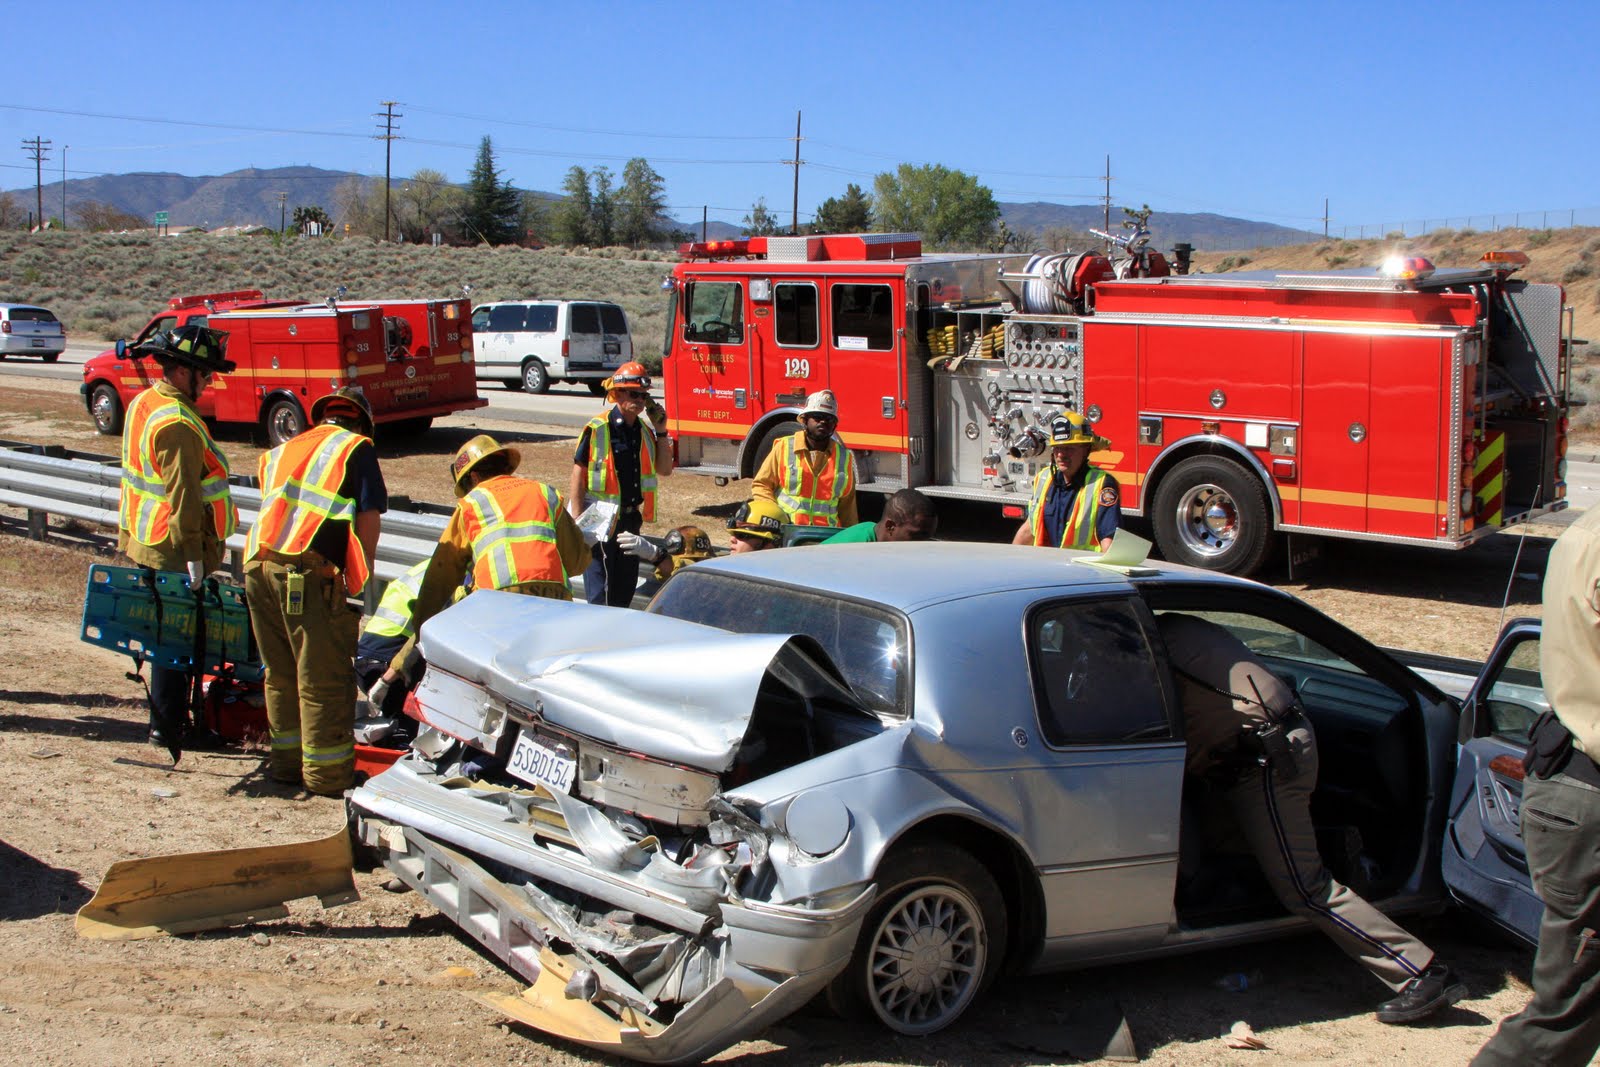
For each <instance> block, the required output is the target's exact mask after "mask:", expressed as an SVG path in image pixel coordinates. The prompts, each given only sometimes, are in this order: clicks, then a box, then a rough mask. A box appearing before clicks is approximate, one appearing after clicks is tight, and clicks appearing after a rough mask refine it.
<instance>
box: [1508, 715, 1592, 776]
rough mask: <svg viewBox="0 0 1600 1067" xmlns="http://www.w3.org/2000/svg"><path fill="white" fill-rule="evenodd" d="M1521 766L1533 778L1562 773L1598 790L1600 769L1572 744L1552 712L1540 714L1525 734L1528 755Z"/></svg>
mask: <svg viewBox="0 0 1600 1067" xmlns="http://www.w3.org/2000/svg"><path fill="white" fill-rule="evenodd" d="M1522 766H1523V769H1524V770H1526V771H1527V772H1528V773H1529V774H1531V775H1533V776H1534V777H1535V778H1554V777H1555V776H1556V775H1558V774H1564V775H1566V776H1567V777H1568V778H1574V779H1576V780H1577V781H1580V782H1582V783H1584V784H1585V785H1592V786H1594V787H1595V788H1596V789H1600V766H1596V765H1595V761H1594V759H1593V758H1592V757H1590V756H1589V755H1587V754H1586V753H1584V752H1582V751H1580V750H1579V749H1578V747H1577V746H1576V745H1574V744H1573V743H1572V731H1570V730H1568V729H1567V728H1566V726H1564V725H1562V722H1561V720H1560V719H1558V718H1556V716H1555V714H1554V713H1552V712H1548V711H1547V712H1545V713H1544V714H1543V715H1540V716H1539V718H1538V719H1536V720H1535V721H1534V724H1533V729H1532V730H1530V731H1528V752H1527V755H1525V756H1523V758H1522Z"/></svg>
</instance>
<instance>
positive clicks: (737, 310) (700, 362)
mask: <svg viewBox="0 0 1600 1067" xmlns="http://www.w3.org/2000/svg"><path fill="white" fill-rule="evenodd" d="M682 307H683V323H682V326H681V327H680V332H679V336H678V338H677V339H676V342H675V344H674V348H676V349H678V350H679V351H681V352H682V353H683V354H684V355H685V356H686V357H687V359H686V360H684V361H681V362H680V364H679V367H678V372H677V379H678V382H679V385H678V390H679V392H678V394H677V396H675V397H674V398H673V403H675V404H678V405H680V406H681V408H682V409H686V410H680V411H678V412H675V414H676V415H677V417H678V419H677V421H678V427H679V429H680V430H681V431H682V432H687V433H691V434H695V433H699V434H711V435H716V436H729V435H730V434H732V435H738V436H743V434H744V431H745V430H746V429H748V428H749V427H750V426H751V425H752V424H753V423H754V422H755V417H756V414H757V413H758V412H759V411H760V410H761V408H762V406H763V405H762V402H761V400H760V398H759V396H758V395H757V392H756V390H757V383H756V381H755V378H754V374H753V372H752V367H751V363H750V345H749V342H748V340H747V339H746V337H745V323H746V321H747V318H746V315H745V287H744V283H743V282H742V281H721V280H710V279H691V280H690V281H689V282H688V284H687V285H685V287H684V298H683V302H682ZM680 345H681V348H680V347H679V346H680Z"/></svg>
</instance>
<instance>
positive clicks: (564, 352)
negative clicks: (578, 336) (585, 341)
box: [561, 341, 572, 359]
mask: <svg viewBox="0 0 1600 1067" xmlns="http://www.w3.org/2000/svg"><path fill="white" fill-rule="evenodd" d="M571 351H572V342H571V341H562V342H561V358H562V359H566V358H567V356H568V354H569V353H571Z"/></svg>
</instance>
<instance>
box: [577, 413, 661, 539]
mask: <svg viewBox="0 0 1600 1067" xmlns="http://www.w3.org/2000/svg"><path fill="white" fill-rule="evenodd" d="M639 429H640V434H639V490H640V492H642V493H643V494H644V503H643V504H641V505H640V507H639V514H640V515H641V516H643V518H644V521H645V522H655V521H656V435H655V431H654V430H652V429H650V427H648V426H645V425H644V424H642V423H641V424H640V426H639ZM586 488H587V491H588V494H589V496H590V497H591V498H593V499H595V500H609V501H611V502H612V503H614V504H618V505H620V504H621V503H622V487H621V486H620V485H618V484H617V460H616V457H615V456H613V455H612V454H611V419H610V417H609V416H607V415H599V416H596V417H595V418H592V419H590V420H589V482H588V485H587V487H586Z"/></svg>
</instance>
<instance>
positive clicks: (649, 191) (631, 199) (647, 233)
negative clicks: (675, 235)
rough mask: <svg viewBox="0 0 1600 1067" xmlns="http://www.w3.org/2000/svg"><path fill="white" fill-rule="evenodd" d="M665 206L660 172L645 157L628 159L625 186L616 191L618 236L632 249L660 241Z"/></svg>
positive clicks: (624, 174)
mask: <svg viewBox="0 0 1600 1067" xmlns="http://www.w3.org/2000/svg"><path fill="white" fill-rule="evenodd" d="M666 209H667V194H666V183H665V182H664V181H663V180H662V178H661V175H659V174H657V173H656V171H655V168H654V167H652V166H650V164H649V163H648V162H646V161H645V160H644V159H642V158H638V157H635V158H633V159H630V160H628V162H627V165H625V166H624V167H623V168H622V188H621V189H619V190H617V238H618V239H619V240H620V241H621V242H622V243H623V244H625V245H628V246H629V247H632V248H639V247H642V246H643V245H647V244H653V243H654V242H656V241H658V240H660V239H661V227H660V224H659V221H658V220H659V219H660V218H661V216H662V215H663V214H664V213H665V212H666Z"/></svg>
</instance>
